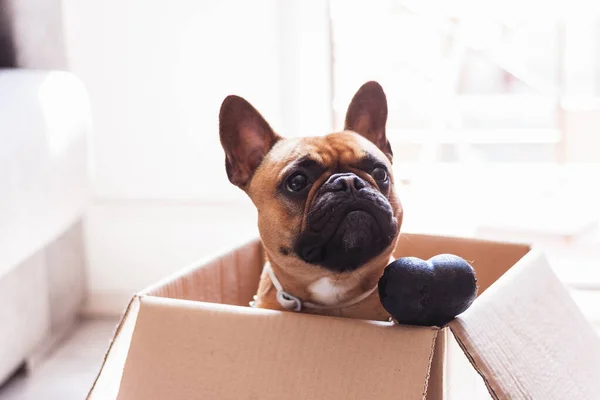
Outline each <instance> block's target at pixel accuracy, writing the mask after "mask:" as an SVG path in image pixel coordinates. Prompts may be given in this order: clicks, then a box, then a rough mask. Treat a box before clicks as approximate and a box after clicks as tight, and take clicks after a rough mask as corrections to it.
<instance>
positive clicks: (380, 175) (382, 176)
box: [371, 167, 388, 182]
mask: <svg viewBox="0 0 600 400" xmlns="http://www.w3.org/2000/svg"><path fill="white" fill-rule="evenodd" d="M371 175H373V178H374V179H375V180H376V181H379V182H386V181H387V180H388V173H387V171H386V170H385V169H383V168H380V167H377V168H375V169H374V170H373V172H372V173H371Z"/></svg>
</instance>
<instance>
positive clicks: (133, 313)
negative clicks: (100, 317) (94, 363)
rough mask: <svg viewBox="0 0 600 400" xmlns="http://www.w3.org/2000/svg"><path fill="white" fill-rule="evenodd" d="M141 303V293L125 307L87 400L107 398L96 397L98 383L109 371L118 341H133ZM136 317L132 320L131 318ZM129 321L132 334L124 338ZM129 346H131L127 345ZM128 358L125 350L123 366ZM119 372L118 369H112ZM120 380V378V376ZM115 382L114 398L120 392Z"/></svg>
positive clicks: (121, 371)
mask: <svg viewBox="0 0 600 400" xmlns="http://www.w3.org/2000/svg"><path fill="white" fill-rule="evenodd" d="M139 303H140V296H139V295H134V296H133V297H132V298H131V300H130V301H129V304H128V305H127V308H126V309H125V312H124V313H123V316H122V317H121V320H120V321H119V324H118V325H117V328H116V330H115V333H114V335H113V338H112V339H111V341H110V344H109V346H108V349H107V350H106V353H105V354H104V359H103V360H102V365H101V366H100V370H99V371H98V374H97V375H96V378H95V379H94V383H93V384H92V387H91V388H90V390H89V392H88V394H87V396H86V400H93V399H95V398H100V399H106V398H107V397H105V396H103V397H96V396H95V394H96V391H97V390H98V385H99V383H100V380H101V379H102V377H103V376H105V375H104V374H105V373H107V371H106V367H107V363H108V362H109V358H110V357H111V355H114V353H113V351H114V350H115V346H116V344H117V343H118V341H119V340H123V339H125V340H127V339H129V341H131V336H132V335H133V327H134V325H135V324H134V322H135V321H134V320H135V319H136V318H137V312H138V310H139ZM132 318H133V319H134V320H131V321H130V319H132ZM127 322H130V323H131V324H132V329H131V335H129V338H124V337H123V336H122V335H124V334H126V333H127V332H124V328H125V325H126V323H127ZM127 347H129V346H127ZM126 358H127V354H126V352H125V357H124V358H123V365H122V366H123V367H124V365H125V359H126ZM112 372H113V373H114V372H117V371H112ZM122 373H123V370H122V368H121V370H120V375H122ZM119 381H120V378H119ZM113 384H114V385H115V386H114V388H115V389H116V392H115V394H114V396H113V397H112V398H116V397H117V393H118V389H119V388H118V383H116V382H113Z"/></svg>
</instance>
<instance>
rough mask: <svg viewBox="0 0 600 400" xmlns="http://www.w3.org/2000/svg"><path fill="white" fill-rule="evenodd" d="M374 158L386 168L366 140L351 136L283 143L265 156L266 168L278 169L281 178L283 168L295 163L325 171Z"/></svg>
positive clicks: (382, 157)
mask: <svg viewBox="0 0 600 400" xmlns="http://www.w3.org/2000/svg"><path fill="white" fill-rule="evenodd" d="M367 156H369V157H371V158H376V159H377V160H378V161H380V162H381V163H384V164H385V165H386V166H388V167H390V166H391V165H390V161H389V160H388V158H387V157H386V156H385V155H384V154H383V152H381V150H379V148H377V146H375V145H374V144H373V143H371V142H370V141H369V140H367V139H365V138H364V137H362V136H360V135H358V134H356V133H353V132H339V133H332V134H329V135H326V136H320V137H303V138H298V139H288V140H283V141H281V142H280V143H278V144H277V145H276V146H274V148H273V149H272V150H271V152H270V154H269V155H268V156H267V158H268V159H269V163H268V164H271V165H273V164H275V165H278V166H279V167H280V168H278V169H279V172H280V173H281V174H285V171H286V166H289V165H290V164H291V163H293V162H294V161H295V160H300V159H306V158H309V159H311V160H314V161H315V162H317V163H318V164H320V165H323V166H325V167H327V168H332V167H343V166H347V165H353V164H355V163H356V162H357V161H358V160H360V159H362V158H364V157H367Z"/></svg>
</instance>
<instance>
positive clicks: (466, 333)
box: [449, 251, 600, 400]
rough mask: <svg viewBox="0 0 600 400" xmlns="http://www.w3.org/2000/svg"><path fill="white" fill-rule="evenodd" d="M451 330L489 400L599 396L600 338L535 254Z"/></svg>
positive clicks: (522, 261)
mask: <svg viewBox="0 0 600 400" xmlns="http://www.w3.org/2000/svg"><path fill="white" fill-rule="evenodd" d="M490 257H493V254H490ZM449 326H450V329H451V330H452V332H453V333H454V336H455V337H456V339H457V341H458V343H459V345H460V346H461V347H462V349H463V350H464V351H465V354H466V355H467V357H468V358H469V360H470V361H471V364H472V365H473V366H474V367H475V369H476V370H477V371H478V372H479V374H480V375H481V376H482V377H483V379H484V381H485V383H486V385H487V387H488V390H489V392H490V394H491V395H492V397H493V398H496V399H520V398H528V399H544V400H552V399H556V400H559V399H560V400H564V399H592V398H598V396H600V338H598V336H597V335H596V333H595V332H594V331H593V329H592V327H591V326H590V324H589V323H588V322H587V321H586V320H585V318H584V317H583V315H582V314H581V312H580V311H579V309H578V308H577V306H576V305H575V303H574V301H573V300H572V298H571V297H570V295H569V293H568V292H567V290H566V289H565V287H564V286H563V285H562V284H561V282H560V281H559V280H558V278H557V277H556V276H555V275H554V273H553V272H552V270H551V269H550V267H549V265H548V262H547V261H546V259H545V257H544V256H543V255H541V254H540V253H538V252H537V251H532V252H530V253H529V254H527V255H526V256H525V257H524V258H523V259H521V260H520V261H519V262H518V263H517V264H516V265H515V266H514V267H513V268H511V269H510V270H509V271H508V272H507V273H506V274H504V275H503V276H502V277H501V278H500V279H499V280H498V281H497V282H496V283H494V284H493V285H492V286H490V287H489V288H488V289H487V290H486V291H485V293H483V294H481V295H480V296H479V298H478V299H477V301H476V302H475V303H473V305H472V306H471V308H469V309H468V310H467V311H465V312H464V313H463V314H461V315H460V316H459V317H458V318H457V319H455V320H454V321H452V322H451V323H450V325H449Z"/></svg>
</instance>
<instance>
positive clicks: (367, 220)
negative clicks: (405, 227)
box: [296, 210, 397, 272]
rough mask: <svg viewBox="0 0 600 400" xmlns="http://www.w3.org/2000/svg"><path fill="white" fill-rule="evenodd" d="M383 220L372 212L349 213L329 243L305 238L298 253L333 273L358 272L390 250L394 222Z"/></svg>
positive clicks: (395, 229)
mask: <svg viewBox="0 0 600 400" xmlns="http://www.w3.org/2000/svg"><path fill="white" fill-rule="evenodd" d="M381 220H382V218H377V217H376V216H375V215H374V214H373V213H371V212H369V211H365V210H353V211H350V212H348V213H347V214H345V215H344V216H342V217H341V219H340V222H339V224H338V226H337V228H336V229H335V232H334V233H333V235H331V237H329V238H328V240H323V238H321V237H319V236H318V235H317V236H315V235H305V236H304V237H303V238H302V239H301V240H300V241H299V243H298V245H297V247H296V252H297V253H298V256H299V257H300V258H301V259H302V260H304V261H305V262H307V263H309V264H315V265H318V266H321V267H323V268H326V269H328V270H330V271H333V272H347V271H353V270H356V269H358V268H360V267H361V266H362V265H364V264H365V263H367V262H368V261H369V260H371V259H372V258H374V257H376V256H377V255H379V254H381V253H382V252H383V251H384V250H385V249H387V248H388V247H389V245H390V244H391V243H392V241H393V239H394V237H395V236H396V233H397V228H396V224H395V222H394V221H393V220H390V221H389V222H388V221H385V219H384V221H385V222H382V221H381Z"/></svg>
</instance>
